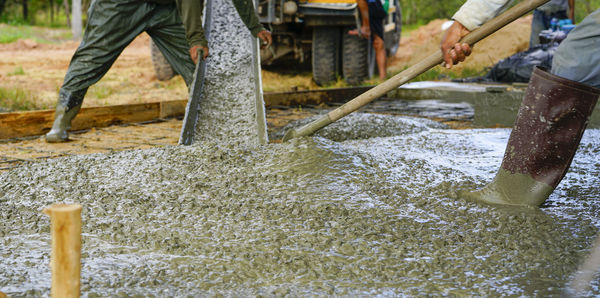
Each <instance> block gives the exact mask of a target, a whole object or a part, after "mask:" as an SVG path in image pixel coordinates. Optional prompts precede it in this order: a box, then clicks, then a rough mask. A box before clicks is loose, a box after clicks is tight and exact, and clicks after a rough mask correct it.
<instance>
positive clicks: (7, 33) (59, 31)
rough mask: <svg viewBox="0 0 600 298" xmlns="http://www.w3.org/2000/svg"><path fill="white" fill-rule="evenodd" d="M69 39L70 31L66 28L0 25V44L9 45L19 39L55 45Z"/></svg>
mask: <svg viewBox="0 0 600 298" xmlns="http://www.w3.org/2000/svg"><path fill="white" fill-rule="evenodd" d="M71 38H72V34H71V31H70V30H69V29H68V28H66V27H63V28H46V27H37V26H28V25H7V24H0V43H11V42H15V41H17V40H19V39H33V40H35V41H36V42H38V43H56V42H60V41H64V40H68V39H71Z"/></svg>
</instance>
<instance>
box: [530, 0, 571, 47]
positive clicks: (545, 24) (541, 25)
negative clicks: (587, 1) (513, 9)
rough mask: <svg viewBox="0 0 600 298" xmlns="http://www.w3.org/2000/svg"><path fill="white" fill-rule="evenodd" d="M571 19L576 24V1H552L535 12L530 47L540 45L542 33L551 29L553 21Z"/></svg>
mask: <svg viewBox="0 0 600 298" xmlns="http://www.w3.org/2000/svg"><path fill="white" fill-rule="evenodd" d="M567 18H568V19H571V21H573V24H575V0H550V2H548V3H546V4H544V5H542V6H540V7H538V8H536V9H535V10H534V11H533V20H532V21H531V35H530V36H529V47H530V48H532V47H534V46H536V45H539V44H540V32H542V30H547V29H550V26H551V21H552V19H557V20H563V19H567Z"/></svg>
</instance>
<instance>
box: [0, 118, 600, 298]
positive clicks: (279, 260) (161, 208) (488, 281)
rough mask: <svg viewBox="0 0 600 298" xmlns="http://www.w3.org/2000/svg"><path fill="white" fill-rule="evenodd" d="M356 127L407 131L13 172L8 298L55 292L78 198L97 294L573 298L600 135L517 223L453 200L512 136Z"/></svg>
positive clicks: (490, 167) (587, 138) (2, 266)
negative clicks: (60, 213) (57, 208)
mask: <svg viewBox="0 0 600 298" xmlns="http://www.w3.org/2000/svg"><path fill="white" fill-rule="evenodd" d="M369 118H373V121H367V120H368V119H369ZM356 119H364V121H356V122H355V123H353V124H352V126H353V129H354V130H364V131H366V130H370V131H374V132H376V131H377V129H376V128H381V127H382V124H381V122H380V121H381V119H385V121H388V122H385V123H386V126H387V125H391V126H394V125H395V127H396V134H394V133H389V132H386V133H385V134H384V135H379V136H377V137H370V138H363V137H361V136H356V135H354V133H353V132H351V133H348V132H349V130H347V128H346V127H343V126H338V128H335V127H331V128H328V130H329V131H328V132H327V133H328V134H331V135H333V136H344V135H347V136H346V137H340V139H345V140H346V141H339V142H338V141H333V140H330V139H327V138H325V137H322V136H321V137H315V138H303V139H299V140H295V141H293V142H291V143H286V144H271V145H268V146H259V147H252V149H250V147H246V146H240V145H233V144H232V145H224V144H220V143H212V142H202V143H200V144H197V145H194V146H192V147H166V148H159V149H150V150H137V151H124V152H118V153H113V154H96V155H87V156H74V157H69V158H63V159H54V160H48V161H45V162H43V163H35V164H30V165H29V166H27V167H25V166H23V167H19V168H17V169H14V170H12V171H10V172H7V173H3V174H0V181H1V182H0V205H1V206H2V208H0V219H1V220H0V255H1V256H2V258H1V259H0V291H3V292H6V293H8V294H9V295H14V296H21V295H47V294H48V291H49V285H50V275H49V267H48V262H49V254H50V239H49V220H48V218H47V217H46V216H44V215H42V214H41V210H42V209H43V208H44V207H45V206H47V205H49V204H51V203H54V202H79V203H81V204H83V206H84V210H83V219H84V220H83V222H84V226H83V241H84V243H83V255H82V257H83V260H82V263H83V268H82V293H83V294H84V296H88V297H97V296H117V295H121V296H135V295H141V296H151V295H157V296H165V295H175V296H186V295H192V296H193V295H214V294H225V295H267V296H271V295H275V296H279V295H285V294H289V295H311V296H312V295H331V294H335V295H377V294H381V295H397V294H407V295H432V294H434V295H439V294H441V295H527V296H546V295H561V294H562V293H563V291H564V289H563V288H564V286H565V285H566V284H567V283H568V281H569V278H570V276H571V275H572V274H573V273H574V272H575V270H576V268H577V266H578V264H579V262H580V261H581V260H582V257H583V256H585V255H586V253H587V251H588V249H589V246H590V245H591V243H592V241H593V236H594V235H595V233H596V232H597V231H598V227H600V220H599V218H598V214H599V212H600V210H599V209H600V201H599V200H598V193H600V191H599V187H598V180H597V179H598V177H599V176H600V164H599V163H598V161H597V156H598V148H600V141H599V140H600V131H598V130H588V131H587V132H586V134H585V135H584V138H583V141H582V146H581V147H580V150H579V152H578V154H577V155H576V157H575V161H574V163H573V164H574V165H573V167H572V169H571V171H570V172H569V173H568V174H567V176H566V177H565V180H564V182H563V183H562V184H561V185H560V186H559V187H558V189H557V191H556V192H554V194H553V195H552V196H551V197H550V199H549V200H548V202H547V204H546V205H545V206H544V208H542V209H541V211H540V210H528V209H517V210H512V211H511V210H507V209H502V208H495V207H485V206H479V205H475V204H472V203H469V202H465V201H462V200H457V199H455V192H456V190H457V189H459V188H468V187H477V186H481V185H483V184H484V183H486V182H488V181H490V180H491V179H492V178H493V175H494V174H495V171H496V169H497V166H498V165H499V164H500V160H501V158H502V154H503V150H504V145H505V143H506V140H507V138H508V134H509V130H507V129H500V130H461V131H455V130H448V129H444V128H443V127H440V126H439V124H436V123H432V122H431V121H429V120H424V119H416V118H401V117H396V118H394V119H392V118H390V119H387V118H386V117H383V118H382V116H381V115H377V116H372V115H367V114H365V115H357V116H356ZM390 123H391V124H390ZM390 130H392V129H390ZM324 136H327V134H325V135H324ZM598 286H599V280H598V279H596V280H595V281H594V284H593V288H592V292H590V293H588V294H589V295H598V294H600V289H599V287H598Z"/></svg>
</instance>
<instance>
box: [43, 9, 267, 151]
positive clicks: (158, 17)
mask: <svg viewBox="0 0 600 298" xmlns="http://www.w3.org/2000/svg"><path fill="white" fill-rule="evenodd" d="M233 4H234V6H235V8H236V10H237V11H238V14H239V15H240V17H241V19H242V21H243V22H244V24H246V26H247V27H248V29H249V30H250V32H251V33H252V35H253V36H255V37H259V38H260V39H262V40H263V42H264V43H265V44H266V45H267V46H268V45H270V44H271V42H272V39H271V33H270V32H269V31H267V30H265V28H264V27H263V26H262V25H261V24H260V23H259V22H258V17H257V16H256V13H255V11H254V6H253V3H252V1H250V0H233ZM202 9H203V1H192V0H143V1H140V0H96V1H92V4H91V6H90V9H89V13H88V23H87V27H86V30H85V34H84V35H83V39H82V41H81V44H80V45H79V47H78V48H77V50H76V51H75V54H73V57H72V58H71V63H70V64H69V69H68V70H67V74H66V75H65V79H64V82H63V85H62V87H61V88H60V91H59V93H58V103H57V105H56V111H55V113H54V124H53V126H52V129H51V130H50V132H48V134H46V141H47V142H65V141H67V140H68V133H67V130H68V129H70V128H71V120H73V118H74V117H75V115H77V112H78V111H79V109H80V108H81V104H82V103H83V97H84V96H85V93H86V91H87V89H88V87H89V86H91V85H93V84H94V83H96V82H98V81H99V80H100V79H101V78H102V77H103V76H104V74H106V72H107V71H108V70H109V69H110V67H111V65H112V64H113V63H114V62H115V60H117V57H119V55H120V54H121V52H122V51H123V49H125V47H126V46H127V45H128V44H129V43H131V41H132V40H133V39H134V38H135V37H136V36H138V35H139V34H141V33H142V32H144V31H145V32H147V33H148V35H150V37H152V40H153V41H154V42H155V43H156V45H157V46H158V48H159V49H160V51H161V52H162V53H163V55H164V56H165V58H166V59H167V61H169V64H171V66H172V67H173V69H174V70H175V71H176V72H177V73H179V74H180V75H181V76H182V77H183V80H184V81H185V83H186V85H188V86H189V85H190V84H191V83H192V80H193V72H194V68H195V63H197V62H198V54H197V53H198V50H200V49H202V50H203V51H202V52H203V54H204V57H202V58H204V59H206V57H208V54H209V49H208V42H207V41H206V39H205V37H204V30H203V28H202Z"/></svg>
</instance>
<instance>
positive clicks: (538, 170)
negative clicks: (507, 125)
mask: <svg viewBox="0 0 600 298" xmlns="http://www.w3.org/2000/svg"><path fill="white" fill-rule="evenodd" d="M599 94H600V89H597V88H594V87H591V86H588V85H585V84H581V83H578V82H575V81H571V80H567V79H564V78H561V77H558V76H556V75H553V74H551V73H549V72H546V71H545V70H543V69H540V68H536V69H535V70H534V71H533V74H532V76H531V80H530V82H529V86H528V88H527V92H526V93H525V97H524V98H523V102H522V104H521V108H520V109H519V113H518V114H517V120H516V122H515V126H514V128H513V131H512V133H511V134H510V138H509V140H508V144H507V145H506V151H505V153H504V159H503V160H502V165H501V166H500V170H499V171H498V173H497V174H496V177H495V178H494V180H493V181H492V182H491V183H490V184H488V185H487V186H485V187H484V188H482V189H480V190H477V191H474V192H462V193H459V196H460V197H462V198H465V199H467V200H471V201H477V202H484V203H489V204H501V205H526V206H540V205H541V204H542V203H544V201H545V200H546V199H547V198H548V196H550V194H551V193H552V192H553V191H554V189H555V188H556V187H557V186H558V183H559V182H560V181H561V180H562V178H563V177H564V176H565V174H566V173H567V170H568V169H569V166H570V165H571V161H572V160H573V156H574V155H575V151H576V150H577V146H578V145H579V142H580V141H581V136H582V135H583V132H584V130H585V127H586V125H587V123H588V119H589V116H590V115H591V114H592V111H593V110H594V106H595V105H596V101H597V100H598V95H599Z"/></svg>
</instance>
